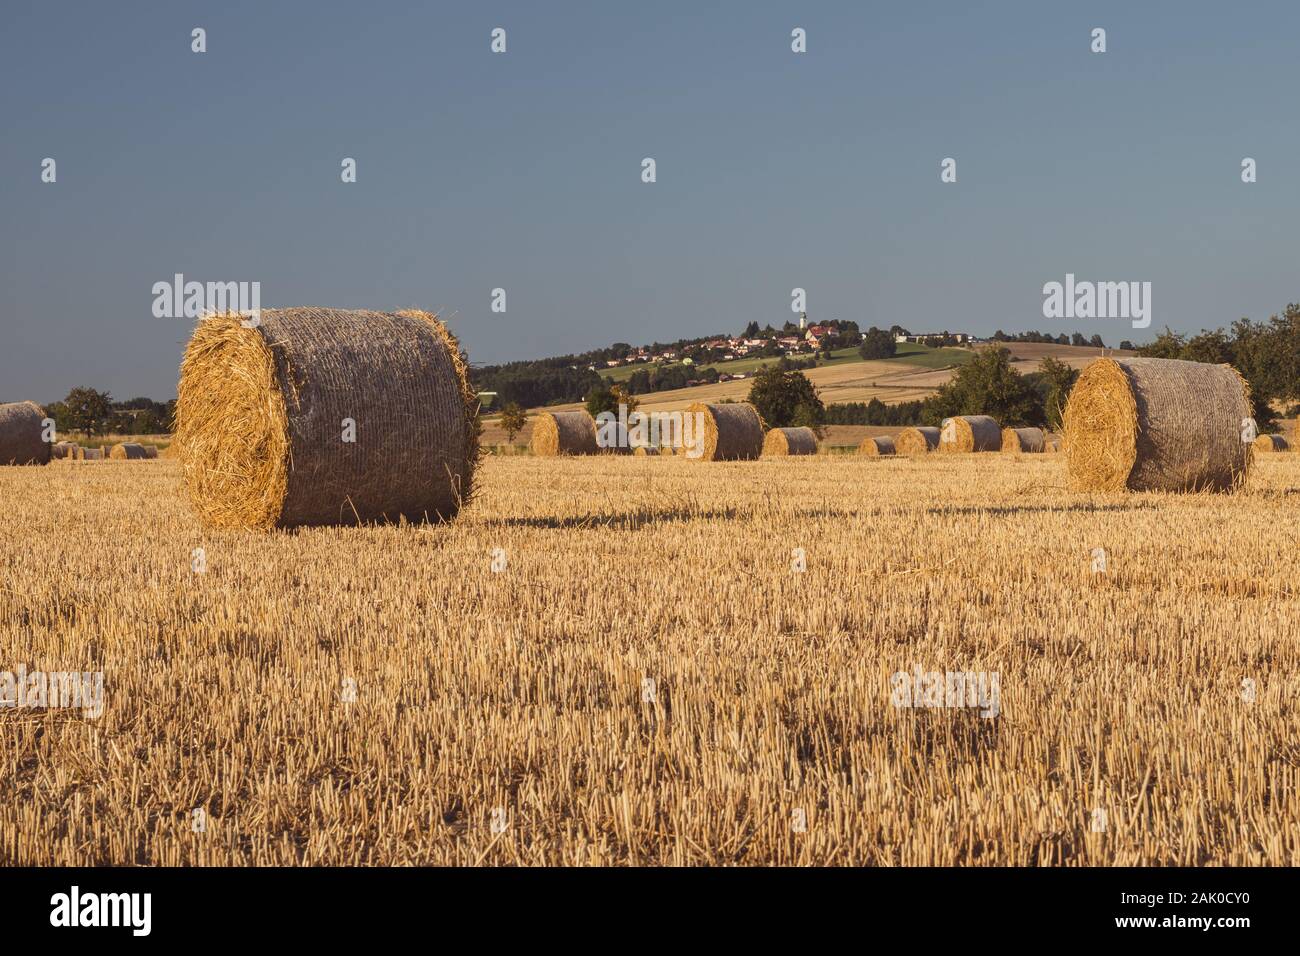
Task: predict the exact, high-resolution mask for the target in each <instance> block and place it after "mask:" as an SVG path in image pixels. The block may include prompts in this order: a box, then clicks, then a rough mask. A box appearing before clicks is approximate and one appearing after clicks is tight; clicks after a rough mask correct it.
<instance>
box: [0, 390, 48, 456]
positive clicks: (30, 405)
mask: <svg viewBox="0 0 1300 956" xmlns="http://www.w3.org/2000/svg"><path fill="white" fill-rule="evenodd" d="M44 421H45V409H43V408H41V406H39V405H37V404H36V403H35V402H11V403H9V404H7V405H0V465H48V464H49V463H50V458H51V457H52V455H53V453H54V448H53V443H51V442H47V441H46V440H45V425H44V424H43V423H44Z"/></svg>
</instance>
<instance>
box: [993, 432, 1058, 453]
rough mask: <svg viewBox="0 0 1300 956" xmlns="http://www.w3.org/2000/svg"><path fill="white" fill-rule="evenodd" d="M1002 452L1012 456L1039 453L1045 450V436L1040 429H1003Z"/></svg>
mask: <svg viewBox="0 0 1300 956" xmlns="http://www.w3.org/2000/svg"><path fill="white" fill-rule="evenodd" d="M1002 450H1003V451H1004V452H1006V453H1007V454H1012V455H1018V454H1022V453H1031V454H1032V453H1041V452H1044V451H1046V450H1047V436H1046V435H1045V434H1044V433H1043V430H1042V429H1041V428H1004V429H1002Z"/></svg>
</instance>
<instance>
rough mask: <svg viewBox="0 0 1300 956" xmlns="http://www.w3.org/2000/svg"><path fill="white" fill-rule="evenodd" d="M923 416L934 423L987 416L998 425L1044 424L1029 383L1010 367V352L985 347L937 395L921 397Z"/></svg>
mask: <svg viewBox="0 0 1300 956" xmlns="http://www.w3.org/2000/svg"><path fill="white" fill-rule="evenodd" d="M925 406H926V407H925V413H924V417H925V419H926V421H927V423H928V424H931V425H938V424H940V423H941V422H942V421H943V419H945V418H950V417H952V416H954V415H991V416H992V417H993V418H996V419H997V420H998V422H999V423H1001V424H1002V425H1011V426H1014V425H1039V426H1042V425H1045V424H1046V423H1047V419H1046V416H1045V415H1044V413H1043V403H1042V399H1041V397H1040V396H1039V394H1038V392H1036V391H1035V389H1034V387H1033V385H1032V383H1030V382H1028V381H1026V379H1025V377H1024V376H1023V375H1021V374H1020V373H1019V372H1017V371H1016V370H1015V369H1014V368H1012V367H1011V353H1010V352H1008V351H1007V350H1006V349H1004V348H1000V347H999V348H987V349H983V350H981V351H979V352H977V353H976V355H975V358H974V360H972V361H971V362H969V363H968V364H966V365H963V366H962V367H961V368H959V369H958V370H957V374H956V375H955V376H954V377H953V378H952V380H951V381H949V382H948V383H947V384H945V385H942V386H940V388H939V392H938V394H937V395H933V396H931V397H930V398H928V399H926V400H925Z"/></svg>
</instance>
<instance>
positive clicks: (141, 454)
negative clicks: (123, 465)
mask: <svg viewBox="0 0 1300 956" xmlns="http://www.w3.org/2000/svg"><path fill="white" fill-rule="evenodd" d="M108 457H109V458H111V459H113V460H114V461H140V460H143V459H145V458H148V457H149V456H148V455H147V454H145V450H144V446H143V445H140V444H137V443H136V442H133V441H122V442H118V443H117V444H116V445H114V446H113V447H112V449H111V450H110V451H109V453H108Z"/></svg>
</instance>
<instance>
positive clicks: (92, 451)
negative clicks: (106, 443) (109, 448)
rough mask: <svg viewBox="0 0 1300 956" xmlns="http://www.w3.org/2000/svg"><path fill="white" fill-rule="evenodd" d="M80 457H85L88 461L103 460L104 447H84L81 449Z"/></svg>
mask: <svg viewBox="0 0 1300 956" xmlns="http://www.w3.org/2000/svg"><path fill="white" fill-rule="evenodd" d="M80 457H81V458H84V459H85V460H86V461H103V460H104V449H103V448H83V449H82V450H81V456H80Z"/></svg>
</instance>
